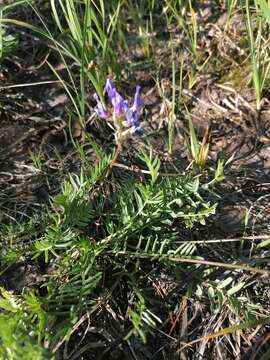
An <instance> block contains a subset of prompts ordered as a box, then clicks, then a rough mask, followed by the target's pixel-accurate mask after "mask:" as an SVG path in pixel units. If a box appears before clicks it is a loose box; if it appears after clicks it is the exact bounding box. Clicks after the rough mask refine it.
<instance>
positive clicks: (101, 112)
mask: <svg viewBox="0 0 270 360" xmlns="http://www.w3.org/2000/svg"><path fill="white" fill-rule="evenodd" d="M94 99H95V100H96V102H97V105H96V106H95V107H94V110H95V112H96V113H97V115H98V116H99V117H100V118H102V119H106V118H107V117H108V114H107V113H106V111H105V110H104V107H103V105H102V103H101V101H100V100H99V97H98V95H97V94H96V93H95V94H94Z"/></svg>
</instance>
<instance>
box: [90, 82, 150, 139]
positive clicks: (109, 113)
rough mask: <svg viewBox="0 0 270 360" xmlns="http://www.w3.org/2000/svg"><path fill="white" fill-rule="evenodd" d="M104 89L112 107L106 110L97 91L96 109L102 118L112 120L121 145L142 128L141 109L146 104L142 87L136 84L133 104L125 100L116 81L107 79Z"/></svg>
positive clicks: (95, 96) (116, 136) (95, 95)
mask: <svg viewBox="0 0 270 360" xmlns="http://www.w3.org/2000/svg"><path fill="white" fill-rule="evenodd" d="M104 91H105V93H106V95H107V97H108V99H109V101H110V103H111V106H112V109H108V110H107V109H106V110H105V108H104V106H103V104H102V102H101V100H100V99H99V97H98V95H97V94H96V93H95V94H94V99H95V101H96V103H97V104H96V106H95V108H94V110H95V112H96V114H97V115H98V116H99V117H100V118H101V119H108V120H112V122H113V124H114V127H115V130H116V132H115V139H116V142H117V143H118V145H120V144H122V141H123V140H124V139H125V138H126V137H127V136H128V135H129V134H132V133H134V132H136V131H137V130H138V129H139V128H140V122H139V117H140V111H141V109H142V107H143V105H144V103H143V100H142V98H141V94H140V93H141V87H140V86H139V85H137V86H136V91H135V95H134V101H133V104H132V106H129V103H128V101H127V100H124V98H123V97H122V96H121V95H120V94H119V92H118V91H117V90H116V87H115V84H114V82H113V81H112V80H111V79H109V78H108V79H107V81H106V85H105V89H104Z"/></svg>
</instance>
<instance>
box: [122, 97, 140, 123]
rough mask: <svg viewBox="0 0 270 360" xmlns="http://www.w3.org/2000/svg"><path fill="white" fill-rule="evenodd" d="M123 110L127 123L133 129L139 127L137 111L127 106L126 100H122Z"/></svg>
mask: <svg viewBox="0 0 270 360" xmlns="http://www.w3.org/2000/svg"><path fill="white" fill-rule="evenodd" d="M123 110H124V114H125V118H126V122H127V125H128V126H129V127H132V128H134V129H137V128H139V126H140V123H139V113H138V112H137V111H133V110H132V108H130V107H129V106H128V102H127V101H124V102H123Z"/></svg>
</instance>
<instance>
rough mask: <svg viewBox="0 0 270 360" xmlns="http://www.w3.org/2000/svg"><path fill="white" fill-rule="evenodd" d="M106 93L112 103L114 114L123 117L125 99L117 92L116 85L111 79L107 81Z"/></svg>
mask: <svg viewBox="0 0 270 360" xmlns="http://www.w3.org/2000/svg"><path fill="white" fill-rule="evenodd" d="M105 91H106V92H107V95H108V98H109V100H110V102H111V103H112V106H113V109H114V113H115V114H116V115H121V113H122V111H123V98H122V96H121V95H120V94H119V93H118V92H117V91H116V88H115V85H114V83H113V81H112V80H111V79H107V81H106V85H105Z"/></svg>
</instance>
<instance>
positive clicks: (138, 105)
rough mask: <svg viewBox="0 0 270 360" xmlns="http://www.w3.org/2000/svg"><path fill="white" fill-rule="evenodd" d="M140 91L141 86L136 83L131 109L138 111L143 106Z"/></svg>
mask: <svg viewBox="0 0 270 360" xmlns="http://www.w3.org/2000/svg"><path fill="white" fill-rule="evenodd" d="M140 92H141V87H140V86H139V85H137V86H136V92H135V96H134V102H133V105H132V107H131V109H132V111H136V112H139V111H140V110H141V108H142V107H143V100H142V98H141V96H140Z"/></svg>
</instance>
